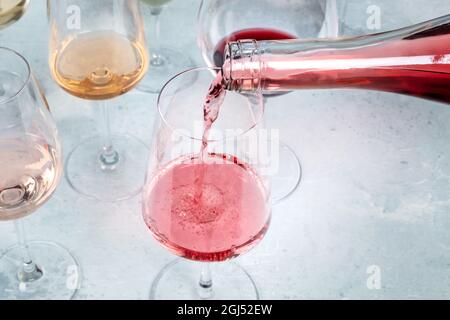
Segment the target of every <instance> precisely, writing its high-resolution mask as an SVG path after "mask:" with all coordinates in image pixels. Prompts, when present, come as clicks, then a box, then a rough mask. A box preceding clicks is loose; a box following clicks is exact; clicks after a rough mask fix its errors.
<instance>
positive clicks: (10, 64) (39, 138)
mask: <svg viewBox="0 0 450 320" xmlns="http://www.w3.org/2000/svg"><path fill="white" fill-rule="evenodd" d="M0 61H2V64H1V65H0V114H1V116H0V168H1V170H0V221H9V220H14V221H15V226H16V232H17V234H18V238H19V244H18V245H17V246H14V247H12V248H9V249H7V250H6V251H5V252H4V253H3V255H1V257H0V279H1V280H0V282H1V286H0V300H10V299H21V300H23V299H45V300H48V299H70V298H72V297H73V296H74V294H75V293H76V292H77V289H78V287H79V284H80V278H79V274H80V269H79V267H78V263H77V262H76V260H75V259H74V258H73V256H72V255H71V254H70V253H69V252H68V251H67V250H66V249H64V248H63V247H61V246H59V245H57V244H55V243H51V242H43V241H39V242H37V241H33V242H27V241H26V237H25V233H24V228H23V223H22V220H21V219H22V218H24V217H26V216H28V215H30V214H32V213H34V212H36V211H37V209H39V208H40V207H41V206H42V205H44V204H45V203H46V202H47V201H48V200H49V199H50V197H51V196H52V194H53V193H54V191H55V189H56V187H57V186H58V184H59V181H60V177H61V172H62V171H63V167H62V161H61V144H60V140H59V137H58V132H57V129H56V126H55V124H54V122H53V120H52V117H51V115H50V112H49V109H48V106H47V105H46V102H45V99H44V98H43V96H42V95H41V92H40V91H39V88H38V86H37V82H36V81H35V79H34V77H33V75H32V73H31V70H30V66H29V64H28V62H27V61H26V60H25V58H23V57H22V56H21V55H20V54H18V53H17V52H15V51H13V50H10V49H7V48H2V47H0Z"/></svg>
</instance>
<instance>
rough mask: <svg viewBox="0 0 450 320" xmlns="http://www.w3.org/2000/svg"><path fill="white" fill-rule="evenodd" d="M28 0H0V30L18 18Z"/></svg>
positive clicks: (21, 14) (25, 9) (25, 8)
mask: <svg viewBox="0 0 450 320" xmlns="http://www.w3.org/2000/svg"><path fill="white" fill-rule="evenodd" d="M29 3H30V0H0V30H1V29H3V28H6V27H7V26H9V25H10V24H13V23H14V22H16V21H17V20H19V19H20V18H21V17H22V16H23V15H24V14H25V12H26V11H27V8H28V4H29Z"/></svg>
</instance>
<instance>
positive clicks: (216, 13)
mask: <svg viewBox="0 0 450 320" xmlns="http://www.w3.org/2000/svg"><path fill="white" fill-rule="evenodd" d="M332 1H334V0H332ZM330 4H332V3H331V2H327V1H326V0H313V1H311V0H297V1H292V0H277V1H273V0H245V1H240V0H229V1H221V0H207V1H202V3H201V6H200V10H199V14H198V46H199V47H200V49H201V52H202V55H203V58H204V60H205V62H206V64H207V65H208V66H209V67H222V65H223V62H224V61H223V59H224V49H225V45H226V43H227V42H229V41H236V40H243V39H254V40H284V39H294V38H316V37H319V36H320V35H326V34H327V31H328V30H330V29H331V27H332V26H333V25H334V23H333V20H331V19H330V18H327V12H328V10H327V7H329V6H330ZM328 16H329V15H328ZM325 22H332V23H325ZM336 23H337V22H336ZM264 95H265V97H266V98H268V97H271V96H274V95H273V94H270V93H265V94H264ZM275 95H279V93H276V94H275ZM274 108H275V107H274ZM278 152H279V158H280V162H281V164H282V165H281V166H280V167H279V171H278V172H277V173H276V175H274V177H273V186H272V189H273V191H272V198H273V201H274V203H277V202H279V201H281V200H283V199H285V198H287V197H288V196H289V195H291V194H292V193H293V192H294V191H295V190H296V189H297V187H298V186H299V183H300V180H301V176H302V168H301V165H300V161H299V159H298V157H297V155H296V154H295V152H294V151H293V150H292V149H291V148H290V147H289V146H287V145H285V144H281V145H280V148H279V151H278Z"/></svg>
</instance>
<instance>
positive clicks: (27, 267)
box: [14, 220, 43, 283]
mask: <svg viewBox="0 0 450 320" xmlns="http://www.w3.org/2000/svg"><path fill="white" fill-rule="evenodd" d="M14 227H15V229H16V234H17V238H18V241H19V248H20V250H21V251H22V253H21V254H22V265H21V266H20V268H19V270H18V272H17V277H18V279H19V281H20V282H21V283H26V282H33V281H36V280H39V279H40V278H41V277H42V275H43V273H42V270H41V269H40V268H39V267H38V266H37V265H36V263H34V262H33V260H32V259H31V255H30V250H29V249H28V244H27V240H26V235H25V228H24V225H23V222H22V220H16V221H15V222H14Z"/></svg>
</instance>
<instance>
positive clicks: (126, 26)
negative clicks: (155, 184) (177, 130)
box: [48, 0, 148, 202]
mask: <svg viewBox="0 0 450 320" xmlns="http://www.w3.org/2000/svg"><path fill="white" fill-rule="evenodd" d="M48 5H49V8H48V9H49V18H50V25H51V29H52V35H51V39H50V62H49V63H50V69H51V72H52V75H53V78H54V79H55V81H56V82H57V83H58V84H59V86H60V87H62V88H63V89H64V90H65V91H67V92H68V93H69V94H71V95H73V96H75V97H78V98H82V99H87V100H95V101H98V108H99V110H101V111H102V117H103V127H104V128H103V134H102V135H98V136H94V137H91V138H88V139H87V140H85V141H83V142H82V143H80V144H79V145H78V146H77V147H76V148H75V149H74V150H73V151H72V152H71V153H70V154H69V157H68V159H67V166H66V177H67V179H68V181H69V183H70V185H71V186H72V187H73V189H75V190H76V191H77V192H79V193H80V194H82V195H84V196H86V197H88V198H91V199H95V200H100V201H108V202H114V201H120V200H125V199H128V198H131V197H133V196H135V195H136V194H138V193H139V192H140V191H141V188H142V186H143V184H144V181H143V177H144V175H145V169H146V162H147V156H148V152H147V150H148V149H147V147H146V146H145V144H144V143H143V142H141V141H140V140H139V139H137V138H136V137H132V136H130V135H112V134H111V126H110V121H109V112H108V107H107V100H108V99H112V98H115V97H118V96H120V95H123V94H125V93H126V92H128V91H130V90H131V89H133V88H134V87H135V86H136V85H137V84H138V83H139V81H140V80H141V79H142V78H143V77H144V75H145V73H146V71H147V67H148V53H147V49H146V44H145V35H144V27H143V21H142V17H141V14H140V9H139V2H138V1H137V0H96V1H91V0H49V1H48Z"/></svg>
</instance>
